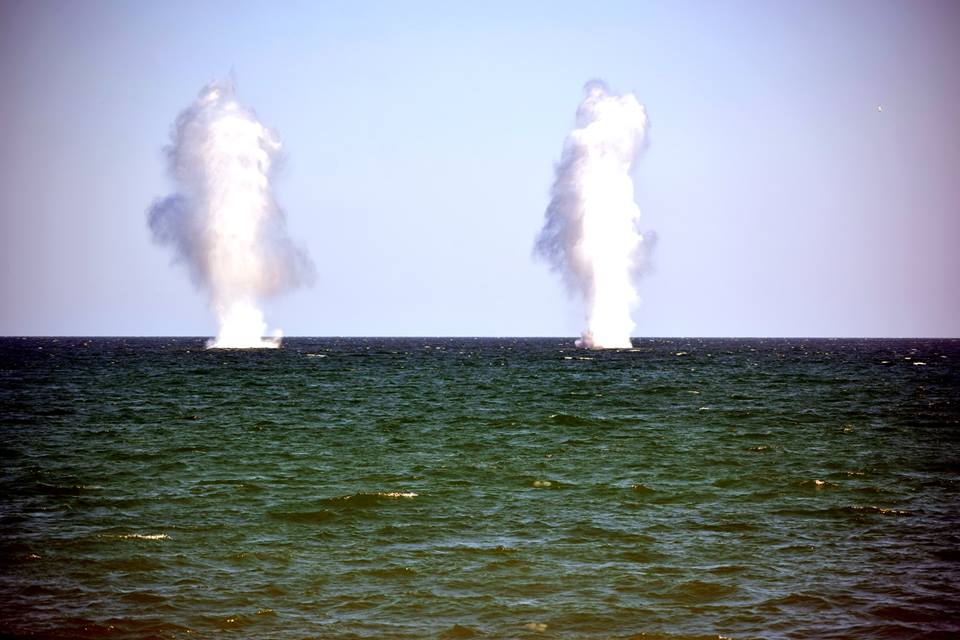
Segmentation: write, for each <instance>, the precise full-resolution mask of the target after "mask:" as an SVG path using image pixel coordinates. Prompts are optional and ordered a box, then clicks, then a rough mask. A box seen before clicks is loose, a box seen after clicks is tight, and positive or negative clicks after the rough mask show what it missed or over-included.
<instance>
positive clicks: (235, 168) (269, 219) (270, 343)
mask: <svg viewBox="0 0 960 640" xmlns="http://www.w3.org/2000/svg"><path fill="white" fill-rule="evenodd" d="M235 94H236V92H235V88H234V86H233V84H232V83H219V82H217V83H212V84H210V85H208V86H206V87H204V88H203V90H202V91H201V92H200V95H199V96H198V97H197V99H196V100H195V101H194V102H193V104H191V105H190V106H189V107H187V108H186V109H185V110H184V111H183V112H182V113H180V115H179V116H178V117H177V120H176V124H175V126H174V130H173V133H172V141H171V144H170V146H168V147H167V148H166V149H165V151H166V155H167V161H168V165H169V171H170V174H171V176H172V177H173V179H174V181H175V182H176V185H177V192H176V193H174V194H172V195H170V196H168V197H166V198H163V199H160V200H158V201H157V202H155V203H154V204H153V206H151V207H150V210H149V212H148V222H149V226H150V230H151V231H152V233H153V238H154V240H155V241H156V242H158V243H160V244H164V245H169V246H171V247H172V248H173V251H174V254H175V261H177V262H182V263H184V264H185V265H186V266H187V268H188V270H189V272H190V275H191V278H192V279H193V281H194V283H196V284H197V286H199V287H201V288H202V289H203V290H205V291H206V292H207V294H208V295H209V300H210V306H211V309H212V310H213V312H214V314H215V316H216V319H217V324H218V327H219V328H218V331H217V337H216V338H215V339H213V340H211V341H209V342H208V343H207V346H208V347H214V348H254V347H277V346H279V344H280V338H281V335H282V333H281V331H280V330H279V329H276V330H274V331H273V333H272V337H269V338H265V337H264V336H265V335H267V323H266V320H265V319H264V315H263V311H262V309H261V303H262V301H263V300H264V299H265V298H267V297H269V296H273V295H276V294H279V293H282V292H284V291H287V290H289V289H291V288H293V287H296V286H298V285H299V284H301V283H304V282H309V281H310V280H312V278H313V266H312V263H311V262H310V260H309V258H308V257H307V255H306V254H305V253H304V252H303V251H301V250H300V249H298V248H297V247H295V246H294V244H293V243H292V242H291V240H290V238H289V237H288V235H287V231H286V223H285V219H284V214H283V211H282V210H281V209H280V207H279V206H278V205H277V202H276V200H275V198H274V195H273V188H272V185H271V177H272V169H273V168H274V166H275V163H276V160H277V158H278V156H279V154H280V150H281V144H280V140H279V138H278V137H277V136H276V134H275V133H274V132H272V131H271V130H270V129H268V128H267V127H265V126H264V125H263V124H262V123H261V122H260V121H259V120H258V119H257V117H256V114H255V113H254V112H253V111H252V110H251V109H249V108H247V107H245V106H243V105H241V104H240V103H239V102H238V101H237V99H236V95H235Z"/></svg>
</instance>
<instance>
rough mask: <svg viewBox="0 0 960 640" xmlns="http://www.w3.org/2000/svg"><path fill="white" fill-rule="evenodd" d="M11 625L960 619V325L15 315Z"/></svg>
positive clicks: (163, 634) (3, 529) (868, 631)
mask: <svg viewBox="0 0 960 640" xmlns="http://www.w3.org/2000/svg"><path fill="white" fill-rule="evenodd" d="M0 461H2V464H0V637H2V638H7V639H13V638H17V639H19V638H34V639H45V638H111V639H126V638H137V639H140V638H222V637H236V638H271V639H272V638H276V639H297V640H300V639H305V638H344V639H346V638H377V639H392V638H635V639H640V638H643V639H648V640H649V639H653V640H678V639H707V638H715V639H717V638H735V639H742V638H762V639H767V638H770V639H779V638H816V639H826V638H957V637H960V340H924V339H905V340H849V339H836V340H826V339H693V338H691V339H678V338H670V339H656V338H635V339H634V348H633V349H624V350H608V351H586V350H581V349H577V348H574V346H573V339H572V338H543V339H527V338H524V339H510V338H505V339H488V338H415V339H408V338H291V339H287V340H285V341H284V342H283V345H282V347H281V348H280V349H273V350H208V349H205V348H204V339H203V338H2V339H0Z"/></svg>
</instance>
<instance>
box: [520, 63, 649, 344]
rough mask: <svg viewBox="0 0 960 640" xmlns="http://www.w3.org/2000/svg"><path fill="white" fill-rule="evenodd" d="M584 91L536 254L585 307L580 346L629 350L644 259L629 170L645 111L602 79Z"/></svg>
mask: <svg viewBox="0 0 960 640" xmlns="http://www.w3.org/2000/svg"><path fill="white" fill-rule="evenodd" d="M584 92H585V94H586V95H585V97H584V99H583V102H581V103H580V107H579V108H578V109H577V122H576V128H575V129H574V130H573V131H571V132H570V135H569V136H567V139H566V142H565V143H564V149H563V155H562V157H561V160H560V163H559V164H558V165H557V167H556V180H555V181H554V184H553V188H552V189H551V199H550V204H549V206H548V207H547V211H546V214H545V220H544V225H543V229H542V230H541V231H540V234H539V235H538V236H537V240H536V244H535V246H534V253H535V254H536V255H537V256H538V257H541V258H543V259H545V260H546V261H547V262H548V263H549V264H550V267H551V269H552V270H554V271H559V272H560V273H561V275H562V277H563V280H564V282H565V284H566V285H567V287H568V289H569V290H570V291H571V292H572V293H575V294H576V295H578V296H580V297H581V298H582V299H583V301H584V303H585V305H586V319H587V329H586V331H584V332H583V334H582V337H581V338H580V339H579V340H577V346H580V347H586V348H591V349H605V348H630V347H631V346H632V344H631V342H630V333H631V331H633V328H634V326H635V325H634V323H633V319H632V318H631V315H630V314H631V310H632V308H633V306H634V305H635V304H637V302H638V298H637V292H636V289H635V287H634V281H635V279H636V277H637V275H638V274H639V272H640V270H641V269H642V268H643V267H644V262H645V255H644V238H643V235H641V234H640V232H639V231H638V230H637V228H636V224H637V220H638V218H639V217H640V209H639V207H637V205H636V203H635V202H634V200H633V180H632V179H631V177H630V173H631V171H632V169H633V165H634V162H635V161H636V159H637V156H638V154H639V152H640V150H641V148H642V146H643V144H644V142H645V136H646V130H647V114H646V111H645V110H644V107H643V105H641V104H640V103H639V102H637V99H636V98H635V97H634V96H633V94H626V95H623V96H617V95H612V94H611V93H610V90H609V89H608V88H607V86H606V85H605V84H604V83H602V82H600V81H591V82H589V83H587V85H586V86H585V87H584Z"/></svg>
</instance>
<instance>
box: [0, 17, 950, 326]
mask: <svg viewBox="0 0 960 640" xmlns="http://www.w3.org/2000/svg"><path fill="white" fill-rule="evenodd" d="M231 70H232V71H233V73H234V74H235V77H236V81H237V86H238V97H239V99H240V100H241V101H242V102H244V103H245V104H247V105H249V106H251V107H252V108H254V109H255V110H256V112H257V114H258V116H259V117H260V119H261V120H263V121H264V122H265V123H266V124H267V125H269V126H271V127H272V128H274V129H275V130H276V131H277V132H278V134H279V135H280V137H281V139H282V140H283V143H284V148H285V162H284V165H283V168H282V170H281V172H280V173H279V175H278V177H277V182H276V184H277V197H278V200H279V202H280V204H281V206H282V207H283V208H284V209H285V211H286V212H287V216H288V226H289V230H290V234H291V236H293V238H294V239H295V240H297V241H298V242H299V243H300V244H301V245H303V246H304V247H305V248H306V249H307V250H308V251H309V252H310V253H311V255H312V257H313V261H314V263H315V265H316V269H317V280H316V283H315V284H314V285H313V286H312V287H311V288H307V289H300V290H297V291H294V292H292V293H289V294H287V295H285V296H284V297H282V298H279V299H276V300H273V301H270V302H269V303H267V304H266V306H265V308H266V313H267V319H268V322H269V324H270V326H271V327H280V328H282V329H283V330H284V332H285V333H286V334H287V335H484V336H510V335H519V336H533V335H570V336H573V335H576V334H578V333H579V331H580V330H581V329H582V324H583V322H582V310H581V309H579V308H578V306H577V305H576V304H575V303H574V302H572V301H571V300H569V299H568V297H567V296H566V294H565V292H564V290H563V288H562V286H561V284H560V281H559V279H558V278H557V277H555V275H553V274H550V273H549V272H548V270H547V268H546V267H545V266H544V265H543V264H540V263H537V262H534V261H533V259H532V257H531V250H532V245H533V241H534V237H535V235H536V233H537V231H538V230H539V228H540V226H541V223H542V220H543V211H544V208H545V207H546V205H547V202H548V199H549V196H548V191H549V187H550V184H551V181H552V174H553V165H554V163H555V162H556V161H557V160H558V159H559V155H560V151H561V148H562V144H563V140H564V137H565V136H566V134H567V133H568V131H569V130H570V128H571V126H572V124H573V119H574V111H575V109H576V107H577V104H578V103H579V101H580V99H581V97H582V87H583V85H584V83H585V82H586V81H588V80H590V79H592V78H602V79H604V80H605V81H606V82H607V83H608V84H609V85H610V87H611V88H612V89H613V90H614V91H618V92H633V93H635V94H636V96H637V98H638V99H639V100H640V101H641V102H642V103H643V104H645V105H646V108H647V112H648V114H649V116H650V120H651V123H652V128H651V131H650V146H649V148H648V150H647V153H646V155H645V156H644V157H643V159H642V160H641V161H640V163H639V164H638V167H637V171H636V184H637V193H636V199H637V202H638V204H639V206H640V208H641V210H642V212H643V218H642V224H641V227H642V228H643V229H646V230H654V231H656V233H657V235H658V238H659V240H658V243H657V247H656V252H655V254H654V256H653V262H654V271H653V272H652V273H650V274H649V275H648V276H647V277H646V278H645V279H644V281H643V282H642V284H641V285H640V295H641V297H642V299H643V301H642V304H641V306H640V307H639V308H638V309H637V311H636V313H635V316H634V317H635V319H636V321H637V328H636V330H635V331H634V335H636V336H641V337H642V336H688V335H695V336H952V337H956V336H960V296H958V286H957V278H958V276H960V251H958V250H957V246H956V245H957V244H958V240H960V3H957V2H952V1H944V2H933V1H927V0H910V1H904V2H883V1H874V0H870V1H867V2H850V1H840V2H836V1H831V2H777V1H762V2H761V1H756V2H706V1H704V2H692V3H687V2H655V3H654V2H639V1H636V0H631V1H626V2H622V3H618V2H589V3H587V2H570V3H562V2H503V3H496V2H489V3H488V2H447V1H440V2H416V1H410V2H383V3H370V2H326V3H325V2H302V3H295V2H288V3H265V2H264V3H236V2H152V3H149V2H116V3H104V2H37V1H30V2H27V1H10V0H7V1H5V2H0V264H2V270H0V334H4V335H17V334H19V335H211V334H212V333H213V332H214V331H215V324H214V321H213V318H212V315H211V314H210V312H209V310H208V308H207V303H206V297H205V295H204V294H203V293H201V292H198V291H197V290H196V289H195V288H193V286H192V285H191V284H190V281H189V278H188V277H187V274H186V271H185V270H184V269H183V268H182V266H176V265H171V264H170V262H171V254H170V252H169V251H168V250H167V249H166V248H164V247H159V246H156V245H155V244H153V243H152V242H151V239H150V233H149V231H148V229H147V226H146V218H145V211H146V209H147V207H148V206H149V205H150V204H151V202H152V201H153V200H154V199H155V198H156V197H159V196H163V195H166V194H169V193H171V192H172V191H173V185H172V184H171V183H170V181H169V178H168V176H167V175H166V170H165V162H164V157H163V154H162V149H163V147H164V145H166V144H167V143H168V142H169V134H170V130H171V126H172V123H173V120H174V118H175V117H176V115H177V114H178V113H179V112H180V111H181V110H182V109H183V108H185V107H186V106H187V105H188V104H189V103H190V102H191V101H192V100H193V99H194V98H195V97H196V95H197V93H198V92H199V90H200V89H201V88H202V87H203V86H204V85H205V84H206V83H208V82H209V81H211V80H215V79H219V78H224V77H226V76H227V75H228V74H229V73H230V72H231ZM878 106H879V107H881V109H878Z"/></svg>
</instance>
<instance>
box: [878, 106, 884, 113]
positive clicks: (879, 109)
mask: <svg viewBox="0 0 960 640" xmlns="http://www.w3.org/2000/svg"><path fill="white" fill-rule="evenodd" d="M877 113H883V105H882V104H878V105H877Z"/></svg>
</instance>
